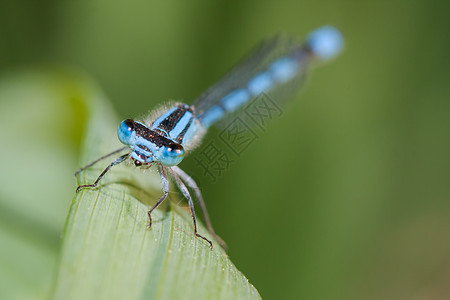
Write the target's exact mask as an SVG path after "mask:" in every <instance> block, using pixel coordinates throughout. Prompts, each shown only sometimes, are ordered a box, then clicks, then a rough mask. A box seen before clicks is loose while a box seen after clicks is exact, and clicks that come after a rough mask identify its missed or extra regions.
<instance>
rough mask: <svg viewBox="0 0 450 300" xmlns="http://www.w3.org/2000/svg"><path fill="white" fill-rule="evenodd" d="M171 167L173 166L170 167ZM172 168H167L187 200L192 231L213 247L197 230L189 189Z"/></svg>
mask: <svg viewBox="0 0 450 300" xmlns="http://www.w3.org/2000/svg"><path fill="white" fill-rule="evenodd" d="M172 168H173V167H172ZM172 168H169V170H171V172H172V175H173V178H175V182H176V183H177V186H178V188H179V189H180V191H181V192H182V193H183V195H184V197H185V198H186V199H187V200H188V203H189V208H190V209H191V215H192V222H193V223H194V233H195V236H197V237H199V238H202V239H204V240H205V241H207V242H208V243H209V247H210V248H211V250H212V248H213V244H212V242H211V241H210V240H208V239H207V238H205V237H204V236H203V235H200V234H199V233H198V231H197V220H196V218H195V210H194V202H193V201H192V197H191V195H190V194H189V190H188V189H187V187H186V185H185V184H184V183H183V181H181V179H180V177H178V175H177V173H176V172H175V171H174V170H172Z"/></svg>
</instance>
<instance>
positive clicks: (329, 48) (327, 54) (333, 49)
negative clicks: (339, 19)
mask: <svg viewBox="0 0 450 300" xmlns="http://www.w3.org/2000/svg"><path fill="white" fill-rule="evenodd" d="M306 45H307V46H308V48H309V49H311V51H312V52H313V53H314V55H315V56H317V57H318V58H320V59H323V60H327V59H330V58H333V57H334V56H336V55H337V54H339V52H341V50H342V48H343V46H344V39H343V37H342V34H341V32H340V31H339V30H338V29H336V28H335V27H333V26H329V25H327V26H323V27H320V28H318V29H316V30H314V31H313V32H311V33H310V34H309V35H308V37H307V38H306Z"/></svg>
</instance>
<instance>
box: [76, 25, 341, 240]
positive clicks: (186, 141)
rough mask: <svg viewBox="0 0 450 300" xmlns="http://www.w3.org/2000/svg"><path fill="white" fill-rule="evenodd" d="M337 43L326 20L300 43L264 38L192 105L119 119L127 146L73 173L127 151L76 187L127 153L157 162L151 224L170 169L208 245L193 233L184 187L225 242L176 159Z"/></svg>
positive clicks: (145, 163) (330, 53)
mask: <svg viewBox="0 0 450 300" xmlns="http://www.w3.org/2000/svg"><path fill="white" fill-rule="evenodd" d="M342 44H343V42H342V37H341V34H340V32H339V31H338V30H337V29H335V28H334V27H331V26H324V27H321V28H319V29H317V30H315V31H313V32H312V33H310V34H309V35H308V37H307V38H306V40H305V42H304V43H303V44H297V43H295V42H294V41H292V40H291V39H289V38H288V39H286V38H280V37H275V38H272V39H269V40H267V41H265V42H263V43H262V44H261V45H260V46H259V47H258V48H257V49H256V51H255V52H254V53H253V54H252V55H250V56H249V57H248V58H247V59H246V60H244V61H243V62H242V63H240V64H238V65H237V66H236V67H235V68H234V69H232V70H231V72H230V73H229V74H227V75H226V76H225V77H224V78H223V79H222V80H221V81H219V82H218V83H217V84H215V85H214V86H212V87H211V88H210V89H208V90H207V91H206V92H205V93H203V94H202V95H200V97H199V98H198V99H197V100H196V101H194V103H193V104H192V105H188V104H184V103H176V104H174V105H172V106H170V107H168V108H166V109H163V110H160V111H157V112H156V113H154V114H153V117H152V118H149V119H147V120H142V121H136V120H132V119H126V120H124V121H122V122H121V123H120V125H119V128H118V131H117V134H118V137H119V140H120V141H121V142H122V143H123V144H125V145H126V146H125V147H123V148H120V149H117V150H115V151H113V152H111V153H109V154H107V155H105V156H102V157H100V158H99V159H97V160H96V161H94V162H92V163H90V164H88V165H87V166H85V167H83V168H81V169H80V170H78V171H77V172H76V173H75V175H77V174H78V173H79V172H81V171H83V170H84V169H86V168H89V167H91V166H92V165H94V164H95V163H97V162H98V161H100V160H103V159H105V158H107V157H110V156H112V155H114V154H118V153H120V152H121V151H125V150H128V152H127V153H126V154H123V155H121V156H119V157H118V158H116V159H115V160H114V161H113V162H111V163H110V164H109V165H108V167H107V168H106V169H105V170H104V171H103V172H102V173H101V174H100V175H99V176H98V178H97V179H96V180H95V182H94V183H92V184H85V185H80V186H78V187H77V192H79V191H80V190H81V189H84V188H92V187H96V186H97V185H98V183H99V182H100V180H101V179H102V177H103V176H104V175H105V174H106V173H107V172H108V171H109V170H110V169H111V168H112V167H113V166H115V165H117V164H120V163H122V162H123V161H125V160H127V159H130V160H131V161H132V162H133V163H134V165H135V166H136V167H143V168H150V167H151V166H152V165H153V164H154V165H156V166H157V167H158V168H159V172H160V176H161V181H162V187H163V193H164V194H163V196H162V197H161V198H160V199H159V200H158V201H157V202H156V204H155V205H153V207H152V208H150V210H149V211H148V218H149V221H150V225H149V226H151V225H152V217H151V214H152V212H153V211H154V210H155V209H156V208H157V207H158V206H159V205H160V204H161V203H162V202H163V201H164V200H165V199H166V197H167V195H168V193H169V179H168V174H170V176H171V177H172V178H173V180H174V181H175V184H176V185H177V186H178V188H179V189H180V191H181V192H182V194H183V195H184V197H186V199H187V200H188V203H189V207H190V211H191V215H192V221H193V224H194V234H195V236H197V237H199V238H202V239H203V240H205V241H206V242H208V243H209V245H210V247H211V248H212V246H213V244H212V242H211V241H210V240H209V239H207V238H206V237H204V236H202V235H200V234H199V233H198V230H197V221H196V217H195V211H194V203H193V201H192V197H191V195H190V193H189V190H188V187H189V188H191V189H193V190H194V192H195V195H196V197H197V200H198V201H199V203H200V206H201V209H202V211H203V215H204V218H205V221H206V225H207V228H208V230H209V232H210V234H211V235H212V236H213V237H214V238H215V239H216V240H217V241H218V242H219V243H220V244H221V245H222V246H224V245H225V244H224V242H223V241H222V240H221V239H220V238H219V237H218V236H217V235H216V234H215V232H214V230H213V227H212V225H211V221H210V218H209V215H208V212H207V210H206V206H205V202H204V201H203V198H202V195H201V193H200V190H199V188H198V186H197V184H196V183H195V181H194V180H193V179H192V178H191V177H190V176H189V175H188V174H186V173H185V172H184V171H183V170H181V169H180V168H179V167H178V164H179V163H180V162H181V161H182V160H183V158H184V156H185V154H186V153H187V152H189V151H191V150H192V149H193V148H195V147H196V146H197V145H198V144H199V143H200V140H201V139H202V137H203V136H204V134H205V133H206V131H207V129H208V128H209V127H211V126H212V125H213V124H215V123H217V122H218V121H219V120H221V119H223V118H224V117H225V116H226V115H229V114H230V113H233V112H235V111H236V110H238V109H239V108H241V107H243V106H244V105H245V104H246V103H249V102H250V101H252V100H253V99H255V98H256V97H258V95H261V94H265V93H272V92H274V91H280V90H281V91H283V89H286V88H287V87H288V86H289V85H290V84H291V83H295V82H301V80H302V79H303V78H304V77H305V75H306V73H307V71H308V69H309V66H310V64H311V63H312V62H313V61H315V60H327V59H329V58H332V57H334V56H335V55H336V54H338V53H339V52H340V50H341V48H342ZM281 100H283V99H281V98H280V99H275V101H281Z"/></svg>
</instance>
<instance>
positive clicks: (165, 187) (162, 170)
mask: <svg viewBox="0 0 450 300" xmlns="http://www.w3.org/2000/svg"><path fill="white" fill-rule="evenodd" d="M159 174H160V176H161V182H162V186H163V192H164V195H163V196H162V197H161V199H159V200H158V202H156V204H155V205H153V207H152V208H150V210H149V211H148V219H149V220H150V224H149V225H148V227H149V228H150V227H152V211H154V210H155V209H156V208H157V207H158V206H159V205H160V204H161V203H162V202H163V201H164V200H165V199H166V198H167V195H168V194H169V180H168V179H167V174H166V170H165V168H164V166H161V165H160V166H159Z"/></svg>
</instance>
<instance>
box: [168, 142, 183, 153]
mask: <svg viewBox="0 0 450 300" xmlns="http://www.w3.org/2000/svg"><path fill="white" fill-rule="evenodd" d="M167 150H169V151H170V152H172V151H175V152H177V153H180V152H181V151H183V146H181V145H180V144H177V143H172V144H170V145H169V146H168V147H167Z"/></svg>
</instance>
